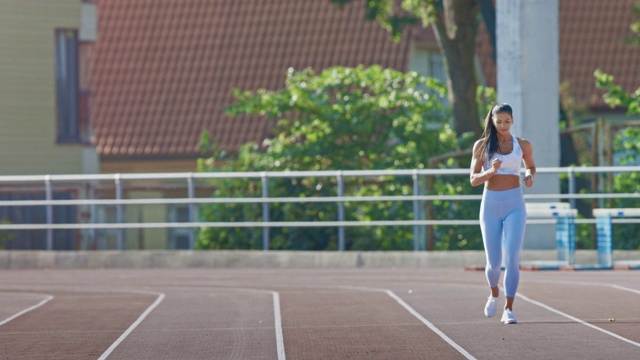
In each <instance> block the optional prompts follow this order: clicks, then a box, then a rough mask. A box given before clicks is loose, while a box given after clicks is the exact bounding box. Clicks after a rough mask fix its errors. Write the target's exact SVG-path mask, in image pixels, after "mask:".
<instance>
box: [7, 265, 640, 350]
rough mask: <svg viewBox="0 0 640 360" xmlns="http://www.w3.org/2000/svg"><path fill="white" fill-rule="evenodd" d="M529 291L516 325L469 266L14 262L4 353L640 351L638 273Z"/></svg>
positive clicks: (548, 282)
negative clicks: (492, 306) (93, 266)
mask: <svg viewBox="0 0 640 360" xmlns="http://www.w3.org/2000/svg"><path fill="white" fill-rule="evenodd" d="M519 293H520V294H521V295H523V296H520V297H519V298H517V299H516V303H515V306H514V313H515V314H516V315H517V316H518V320H519V323H518V324H516V325H503V324H501V323H500V319H499V317H500V314H498V315H497V316H496V317H495V318H491V319H489V318H486V317H484V316H483V314H482V309H483V307H484V302H485V299H486V296H487V295H488V289H487V286H486V285H485V280H484V274H483V273H482V272H476V271H464V270H462V269H346V270H345V269H340V270H338V269H228V268H225V269H144V270H134V269H109V270H4V271H2V274H0V359H12V360H14V359H99V358H101V357H102V358H109V359H279V358H280V359H282V358H284V357H286V358H287V359H323V360H324V359H464V358H465V357H467V358H477V359H518V360H523V359H559V358H562V359H639V358H640V306H639V304H640V280H639V278H638V273H637V272H635V271H594V272H588V271H578V272H555V271H545V272H526V271H525V272H522V273H521V282H520V289H519ZM51 296H53V298H52V299H51V298H50V297H51ZM47 299H50V300H49V301H46V300H47ZM36 306H37V307H36ZM27 310H28V311H27ZM21 311H24V313H22V314H20V312H21ZM19 314H20V315H19ZM16 315H19V316H16Z"/></svg>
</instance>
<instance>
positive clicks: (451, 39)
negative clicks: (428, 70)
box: [331, 0, 482, 137]
mask: <svg viewBox="0 0 640 360" xmlns="http://www.w3.org/2000/svg"><path fill="white" fill-rule="evenodd" d="M331 1H332V2H334V3H336V4H339V5H341V6H344V5H345V4H347V3H350V2H352V1H353V0H331ZM398 4H399V5H400V6H397V5H398ZM364 6H365V14H366V15H365V16H366V18H367V19H368V20H372V21H373V20H375V21H377V22H378V23H380V24H381V25H382V26H383V27H384V28H385V29H387V30H389V31H390V32H391V34H392V37H393V38H394V39H396V40H398V39H400V37H401V36H402V34H403V31H404V30H405V28H406V27H407V26H411V25H415V24H420V25H421V26H422V27H428V26H432V27H433V30H434V33H435V35H436V38H437V40H438V46H439V48H440V52H441V53H442V55H443V59H444V64H445V68H446V70H447V88H448V90H449V91H448V98H449V103H450V104H451V106H452V110H453V125H454V129H455V131H456V133H457V134H458V135H462V134H464V133H467V132H471V133H473V134H475V135H476V137H478V136H479V135H480V134H481V133H482V128H481V126H480V121H479V119H478V118H477V117H476V112H477V107H478V106H477V102H476V97H475V91H476V88H477V87H478V81H477V77H476V73H475V71H476V68H475V62H474V56H475V39H476V34H477V29H478V23H479V22H480V17H479V16H478V14H479V12H480V4H479V2H478V0H401V1H396V0H366V1H365V2H364Z"/></svg>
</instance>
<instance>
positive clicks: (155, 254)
mask: <svg viewBox="0 0 640 360" xmlns="http://www.w3.org/2000/svg"><path fill="white" fill-rule="evenodd" d="M556 254H557V252H556V251H555V250H524V251H523V252H522V256H521V259H522V263H523V264H527V263H531V262H540V261H542V262H544V261H551V262H553V261H554V259H555V258H556ZM596 258H597V253H596V251H595V250H578V251H577V252H576V263H577V264H580V265H587V266H588V265H594V264H596ZM614 259H615V260H616V261H624V262H636V261H637V262H640V251H615V252H614ZM484 263H485V257H484V252H483V251H435V252H413V251H370V252H369V251H362V252H357V251H345V252H329V251H244V250H212V251H188V250H187V251H185V250H142V251H140V250H127V251H110V250H109V251H20V250H18V251H13V250H11V251H0V269H105V268H139V269H146V268H361V267H365V268H394V267H397V268H429V267H434V268H435V267H437V268H443V267H457V268H463V267H484Z"/></svg>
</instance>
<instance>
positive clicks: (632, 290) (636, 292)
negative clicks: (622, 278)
mask: <svg viewBox="0 0 640 360" xmlns="http://www.w3.org/2000/svg"><path fill="white" fill-rule="evenodd" d="M609 286H610V287H612V288H614V289H618V290H623V291H628V292H632V293H635V294H638V295H640V290H636V289H631V288H628V287H624V286H620V285H609Z"/></svg>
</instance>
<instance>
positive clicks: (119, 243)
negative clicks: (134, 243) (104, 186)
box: [115, 174, 124, 250]
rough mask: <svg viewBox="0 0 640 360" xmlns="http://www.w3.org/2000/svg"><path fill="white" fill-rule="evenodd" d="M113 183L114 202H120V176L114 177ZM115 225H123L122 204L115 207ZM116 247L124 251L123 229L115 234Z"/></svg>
mask: <svg viewBox="0 0 640 360" xmlns="http://www.w3.org/2000/svg"><path fill="white" fill-rule="evenodd" d="M115 183H116V200H122V181H121V179H120V174H116V175H115ZM116 223H118V224H122V223H124V205H122V204H117V205H116ZM116 247H117V249H118V250H123V249H124V228H119V229H118V231H117V233H116Z"/></svg>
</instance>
